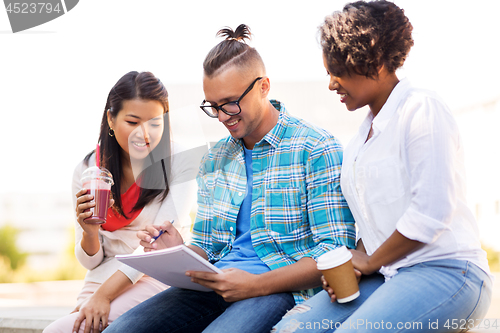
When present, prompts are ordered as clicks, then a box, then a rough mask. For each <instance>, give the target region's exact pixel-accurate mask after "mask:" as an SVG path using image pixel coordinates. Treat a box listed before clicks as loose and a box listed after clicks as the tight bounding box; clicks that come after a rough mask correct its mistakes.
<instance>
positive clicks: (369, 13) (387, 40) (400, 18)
mask: <svg viewBox="0 0 500 333" xmlns="http://www.w3.org/2000/svg"><path fill="white" fill-rule="evenodd" d="M412 30H413V26H412V25H411V23H410V21H409V20H408V18H407V17H406V16H405V14H404V11H403V9H401V8H399V7H398V6H396V5H395V4H394V3H392V2H389V1H385V0H379V1H371V2H365V1H357V2H353V3H349V4H347V5H346V6H345V7H344V9H343V10H342V12H338V11H337V12H334V13H333V14H332V15H329V16H327V17H326V18H325V22H324V23H323V25H322V26H320V27H319V33H320V43H321V47H322V49H323V54H324V56H325V59H326V62H327V65H328V67H329V68H328V70H329V71H330V73H331V74H332V75H335V76H338V77H340V76H342V75H345V74H348V75H350V74H351V73H355V74H358V75H364V76H366V77H370V78H376V77H377V76H378V69H379V67H380V66H381V65H384V66H385V68H386V69H387V70H388V71H389V73H394V72H395V71H396V69H398V68H399V67H401V66H402V65H403V63H404V62H405V60H406V57H407V56H408V53H409V52H410V48H411V47H412V46H413V38H412V36H411V33H412Z"/></svg>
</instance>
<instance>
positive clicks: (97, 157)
mask: <svg viewBox="0 0 500 333" xmlns="http://www.w3.org/2000/svg"><path fill="white" fill-rule="evenodd" d="M100 159H101V155H100V152H99V143H98V144H97V145H96V147H95V165H96V166H97V167H99V166H100V165H99V164H100V163H99V162H100Z"/></svg>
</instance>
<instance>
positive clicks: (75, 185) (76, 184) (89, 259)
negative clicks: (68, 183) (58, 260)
mask: <svg viewBox="0 0 500 333" xmlns="http://www.w3.org/2000/svg"><path fill="white" fill-rule="evenodd" d="M93 156H94V155H92V157H91V159H90V160H89V163H92V160H93V159H94V157H93ZM86 168H87V165H86V164H85V162H84V161H82V162H80V164H78V165H77V167H76V168H75V171H74V173H73V182H72V191H71V192H72V195H73V210H74V211H75V212H76V193H77V192H78V191H80V190H81V189H82V182H81V180H80V179H81V176H82V173H83V171H84V170H85V169H86ZM75 214H76V213H75ZM74 221H75V222H74V223H75V256H76V258H77V259H78V261H79V262H80V264H81V265H82V266H83V267H85V268H86V269H88V270H91V269H94V268H95V267H97V266H99V264H100V263H101V262H102V261H103V259H104V251H103V249H102V240H100V243H101V246H100V247H99V251H97V253H96V254H94V255H93V256H89V255H88V254H87V253H86V252H85V251H84V250H83V248H82V245H81V241H82V238H83V228H82V227H81V226H80V224H79V223H78V220H77V218H76V215H75V219H74ZM100 238H101V237H100V236H99V239H100Z"/></svg>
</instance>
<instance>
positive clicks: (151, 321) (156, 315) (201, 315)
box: [105, 287, 295, 333]
mask: <svg viewBox="0 0 500 333" xmlns="http://www.w3.org/2000/svg"><path fill="white" fill-rule="evenodd" d="M294 305H295V300H294V298H293V295H292V294H291V293H280V294H272V295H268V296H262V297H254V298H248V299H245V300H241V301H238V302H234V303H229V302H226V301H224V299H223V298H222V297H221V296H220V295H218V294H216V293H215V292H201V291H195V290H187V289H180V288H175V287H170V288H169V289H167V290H165V291H163V292H161V293H159V294H157V295H155V296H153V297H151V298H150V299H148V300H146V301H144V302H142V303H141V304H139V305H137V306H136V307H134V308H132V309H131V310H129V311H127V312H126V313H124V314H123V315H121V316H120V317H118V319H117V320H115V321H114V322H113V323H112V324H111V325H110V326H108V328H106V330H105V332H106V333H113V332H116V333H126V332H133V333H140V332H147V333H151V332H155V333H160V332H169V333H174V332H202V331H203V332H214V333H215V332H217V333H221V332H231V333H233V332H248V333H258V332H269V331H270V330H271V328H272V327H273V325H274V324H276V323H277V322H278V321H279V320H280V319H281V317H282V316H283V315H284V314H285V313H286V311H287V310H289V309H291V308H292V307H293V306H294Z"/></svg>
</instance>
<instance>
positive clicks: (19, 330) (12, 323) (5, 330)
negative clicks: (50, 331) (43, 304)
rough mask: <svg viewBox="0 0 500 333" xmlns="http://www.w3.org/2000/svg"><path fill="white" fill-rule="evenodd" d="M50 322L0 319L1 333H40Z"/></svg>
mask: <svg viewBox="0 0 500 333" xmlns="http://www.w3.org/2000/svg"><path fill="white" fill-rule="evenodd" d="M51 322H52V320H43V319H20V318H0V332H1V333H42V331H43V329H44V328H45V327H47V326H48V325H49V324H50V323H51Z"/></svg>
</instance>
